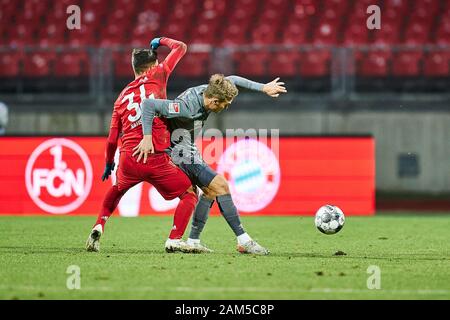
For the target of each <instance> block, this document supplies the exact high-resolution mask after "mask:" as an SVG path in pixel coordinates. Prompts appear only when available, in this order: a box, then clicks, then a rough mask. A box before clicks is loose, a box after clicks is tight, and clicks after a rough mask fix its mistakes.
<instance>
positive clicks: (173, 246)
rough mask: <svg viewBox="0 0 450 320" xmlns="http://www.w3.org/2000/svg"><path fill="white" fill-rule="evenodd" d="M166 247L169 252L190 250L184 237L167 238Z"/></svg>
mask: <svg viewBox="0 0 450 320" xmlns="http://www.w3.org/2000/svg"><path fill="white" fill-rule="evenodd" d="M165 248H166V252H167V253H174V252H185V251H187V250H188V245H187V244H186V242H185V241H184V240H183V239H167V240H166V244H165Z"/></svg>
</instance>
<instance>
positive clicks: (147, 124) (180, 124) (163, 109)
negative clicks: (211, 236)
mask: <svg viewBox="0 0 450 320" xmlns="http://www.w3.org/2000/svg"><path fill="white" fill-rule="evenodd" d="M278 80H279V78H277V79H275V80H273V81H271V82H269V83H266V84H263V83H258V82H254V81H250V80H248V79H245V78H242V77H238V76H229V77H225V76H223V75H220V74H215V75H213V76H212V77H211V79H210V81H209V84H208V85H201V86H198V87H194V88H190V89H187V90H186V91H185V92H183V93H182V94H181V95H179V96H178V97H177V98H176V99H175V100H157V99H145V100H144V102H143V103H142V108H143V109H142V112H143V116H142V122H143V123H142V129H143V133H144V138H143V139H142V141H141V142H140V143H139V145H138V146H136V147H135V148H134V150H135V151H134V153H133V156H135V155H137V161H140V159H141V158H142V157H143V158H144V162H146V158H147V156H148V154H149V153H152V152H154V146H152V135H151V134H152V123H153V119H154V117H155V116H156V115H159V116H161V117H166V118H168V119H169V127H170V130H171V135H172V145H171V147H170V148H169V149H168V152H169V153H170V154H171V156H172V159H173V161H174V162H175V163H176V164H177V165H179V166H180V168H181V169H182V170H183V171H184V172H186V174H187V175H188V176H189V177H190V178H191V181H192V182H193V183H194V184H196V185H197V186H198V187H200V188H201V189H202V190H203V196H202V197H201V199H200V201H199V203H198V205H197V207H196V209H195V212H194V217H193V220H192V229H191V233H190V235H189V239H188V241H187V245H188V246H189V247H190V248H191V252H211V250H209V249H208V248H206V246H204V245H203V244H201V243H200V233H201V232H202V230H203V227H204V225H205V223H206V220H207V218H208V214H209V210H210V208H211V206H212V204H213V203H214V201H217V203H218V205H219V209H220V212H221V213H222V215H223V216H224V218H225V220H226V221H227V223H228V225H229V226H230V227H231V229H232V230H233V232H234V234H235V235H236V237H237V242H238V246H237V249H238V251H239V252H241V253H253V254H261V255H265V254H268V253H269V251H268V250H267V249H265V248H264V247H262V246H260V245H259V244H258V243H256V241H254V240H252V238H251V237H250V236H249V235H248V233H246V232H245V230H244V228H243V226H242V224H241V221H240V218H239V214H238V211H237V209H236V206H235V205H234V203H233V199H232V198H231V195H230V190H229V187H228V183H227V181H226V179H225V178H224V177H223V176H221V175H219V174H217V173H216V172H215V171H214V170H212V169H211V168H210V167H209V165H208V164H206V163H205V162H204V161H203V159H202V156H201V154H200V152H199V151H198V149H197V147H196V145H195V129H196V128H197V127H200V128H201V127H203V125H204V124H205V122H206V120H207V119H208V117H209V115H210V114H211V112H214V113H219V112H221V111H222V110H225V109H227V108H228V107H229V105H230V104H231V103H232V102H233V99H234V98H235V97H236V96H237V94H238V89H237V87H236V86H238V87H243V88H246V89H250V90H253V91H259V92H263V93H265V94H267V95H269V96H271V97H278V96H279V95H280V94H281V93H285V92H287V90H286V88H285V87H284V83H283V82H279V81H278ZM188 251H189V250H188Z"/></svg>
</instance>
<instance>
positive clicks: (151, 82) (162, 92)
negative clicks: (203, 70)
mask: <svg viewBox="0 0 450 320" xmlns="http://www.w3.org/2000/svg"><path fill="white" fill-rule="evenodd" d="M160 44H161V45H166V46H168V47H170V49H172V51H171V52H170V53H169V55H168V56H167V57H166V59H165V60H164V61H163V62H162V63H160V64H158V65H157V66H155V67H153V68H151V69H150V70H148V71H147V72H146V73H144V74H142V75H141V76H140V77H138V78H136V79H135V80H134V81H132V82H130V83H129V84H128V85H127V86H126V87H125V89H123V90H122V92H121V93H120V95H119V97H118V98H117V100H116V102H115V103H114V110H113V114H112V119H111V126H110V131H109V137H108V145H107V149H106V162H107V163H111V162H112V161H113V159H114V153H115V151H116V148H117V140H118V137H119V134H122V136H121V140H122V148H121V150H123V151H125V152H132V150H133V148H134V147H135V146H137V145H138V144H139V142H140V141H141V139H142V138H143V134H142V119H141V115H142V111H141V102H142V101H143V99H144V98H155V99H167V92H166V87H167V80H168V79H169V76H170V74H171V72H172V71H173V69H174V68H175V66H176V64H177V63H178V62H179V61H180V59H181V58H182V57H183V55H184V54H185V53H186V45H185V44H184V43H182V42H180V41H176V40H173V39H169V38H161V41H160ZM152 140H153V146H154V149H155V152H161V151H164V150H165V149H167V148H168V147H169V146H170V133H169V130H168V128H167V120H166V119H165V118H159V117H155V119H154V120H153V127H152Z"/></svg>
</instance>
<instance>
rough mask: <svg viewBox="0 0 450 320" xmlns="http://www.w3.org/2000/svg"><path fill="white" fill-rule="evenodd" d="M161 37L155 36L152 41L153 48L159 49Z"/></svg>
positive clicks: (151, 46)
mask: <svg viewBox="0 0 450 320" xmlns="http://www.w3.org/2000/svg"><path fill="white" fill-rule="evenodd" d="M160 41H161V38H154V39H153V40H152V41H150V48H151V49H152V50H156V49H158V47H159V46H160V43H159V42H160Z"/></svg>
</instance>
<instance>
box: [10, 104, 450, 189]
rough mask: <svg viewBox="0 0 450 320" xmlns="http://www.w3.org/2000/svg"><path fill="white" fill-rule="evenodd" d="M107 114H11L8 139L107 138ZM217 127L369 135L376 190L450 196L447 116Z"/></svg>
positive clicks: (237, 116)
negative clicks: (47, 136) (373, 150)
mask: <svg viewBox="0 0 450 320" xmlns="http://www.w3.org/2000/svg"><path fill="white" fill-rule="evenodd" d="M109 121H110V114H109V113H100V112H44V113H42V112H41V113H37V112H19V113H14V112H11V115H10V123H9V126H8V133H9V134H24V135H27V134H29V135H36V134H50V135H51V134H69V135H70V134H72V135H73V134H80V135H89V134H90V135H97V134H104V135H106V133H107V131H108V127H109ZM208 125H209V127H216V128H243V129H247V128H279V129H280V134H282V135H297V134H317V135H321V134H353V133H356V134H371V135H373V136H374V137H375V140H376V163H377V170H376V185H377V190H378V191H386V192H391V191H395V192H431V193H436V194H438V193H447V192H450V161H449V159H450V113H449V112H426V111H417V112H397V111H396V112H392V111H390V112H383V111H351V112H348V111H342V112H335V111H333V112H328V111H326V112H323V111H320V112H316V111H299V110H298V109H297V110H296V111H295V112H294V111H280V109H278V110H277V111H270V110H264V112H253V111H248V109H247V110H246V111H236V110H230V111H227V112H226V113H224V114H223V115H220V116H215V117H212V119H210V120H209V121H208Z"/></svg>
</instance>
